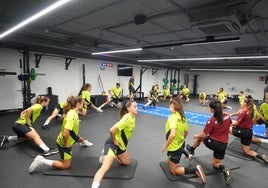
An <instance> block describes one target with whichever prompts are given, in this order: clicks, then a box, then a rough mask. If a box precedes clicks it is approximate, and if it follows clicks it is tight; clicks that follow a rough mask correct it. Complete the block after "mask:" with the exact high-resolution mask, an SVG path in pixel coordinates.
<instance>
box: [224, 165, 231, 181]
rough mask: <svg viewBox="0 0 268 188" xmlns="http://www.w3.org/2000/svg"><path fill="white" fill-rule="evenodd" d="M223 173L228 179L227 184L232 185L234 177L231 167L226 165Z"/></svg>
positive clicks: (226, 179)
mask: <svg viewBox="0 0 268 188" xmlns="http://www.w3.org/2000/svg"><path fill="white" fill-rule="evenodd" d="M223 175H224V178H225V181H226V185H230V184H231V183H232V182H233V178H232V177H231V170H230V168H229V167H226V166H225V167H224V169H223Z"/></svg>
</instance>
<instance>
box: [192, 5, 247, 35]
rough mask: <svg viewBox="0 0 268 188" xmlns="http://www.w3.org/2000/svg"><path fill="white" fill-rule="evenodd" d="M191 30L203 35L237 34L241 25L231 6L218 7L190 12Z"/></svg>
mask: <svg viewBox="0 0 268 188" xmlns="http://www.w3.org/2000/svg"><path fill="white" fill-rule="evenodd" d="M189 18H190V23H191V28H192V29H193V31H196V32H199V33H201V34H203V35H206V36H208V35H212V36H216V35H221V34H237V33H238V32H239V31H240V30H241V28H242V26H241V24H240V19H239V16H238V14H237V12H236V11H235V10H234V9H231V8H219V9H215V10H211V11H206V12H198V13H195V14H190V15H189Z"/></svg>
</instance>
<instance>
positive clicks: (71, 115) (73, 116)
mask: <svg viewBox="0 0 268 188" xmlns="http://www.w3.org/2000/svg"><path fill="white" fill-rule="evenodd" d="M81 110H83V100H82V98H81V96H76V97H73V99H72V101H71V109H66V117H64V119H63V124H62V127H61V131H60V133H59V135H58V137H57V140H56V142H57V146H58V149H59V153H60V157H61V159H62V160H60V161H58V160H57V161H56V160H49V159H45V158H44V157H42V156H41V155H37V156H36V157H35V159H34V161H33V162H32V164H31V165H30V167H29V172H30V173H33V172H34V171H35V170H36V169H37V168H39V167H41V166H43V165H47V166H50V167H54V168H57V169H60V170H64V169H68V168H70V167H71V163H72V146H73V144H75V143H76V142H80V145H81V146H92V145H93V144H92V143H90V142H89V141H87V140H85V139H84V138H82V137H81V136H79V135H78V131H79V123H80V120H79V116H78V112H79V111H81ZM64 112H65V110H64Z"/></svg>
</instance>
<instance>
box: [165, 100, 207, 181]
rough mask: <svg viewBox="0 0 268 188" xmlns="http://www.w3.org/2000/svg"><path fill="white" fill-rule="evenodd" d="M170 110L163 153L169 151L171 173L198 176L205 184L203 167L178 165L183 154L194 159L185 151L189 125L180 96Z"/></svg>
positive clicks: (171, 103) (172, 103) (173, 101)
mask: <svg viewBox="0 0 268 188" xmlns="http://www.w3.org/2000/svg"><path fill="white" fill-rule="evenodd" d="M169 109H170V111H171V115H170V116H169V117H168V120H167V122H166V142H165V144H164V145H163V147H162V152H164V151H166V150H167V156H168V168H169V171H170V173H171V174H173V175H184V174H196V175H197V176H199V177H200V178H201V181H202V182H203V183H205V182H206V175H205V173H204V171H203V168H202V166H201V165H196V167H195V168H193V167H183V166H179V165H178V164H179V162H180V159H181V156H182V154H184V155H185V156H186V157H187V158H188V159H189V160H191V159H192V155H189V153H188V152H187V151H185V150H184V146H185V138H186V136H187V134H188V124H187V121H186V117H185V114H184V111H183V106H182V102H181V99H180V97H179V96H177V97H175V98H173V99H172V100H171V102H170V106H169Z"/></svg>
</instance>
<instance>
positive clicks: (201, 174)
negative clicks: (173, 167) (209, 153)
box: [195, 165, 206, 184]
mask: <svg viewBox="0 0 268 188" xmlns="http://www.w3.org/2000/svg"><path fill="white" fill-rule="evenodd" d="M195 173H196V175H197V176H198V177H199V178H200V179H201V181H202V183H203V184H205V183H206V174H205V173H204V170H203V168H202V166H201V165H196V171H195Z"/></svg>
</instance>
